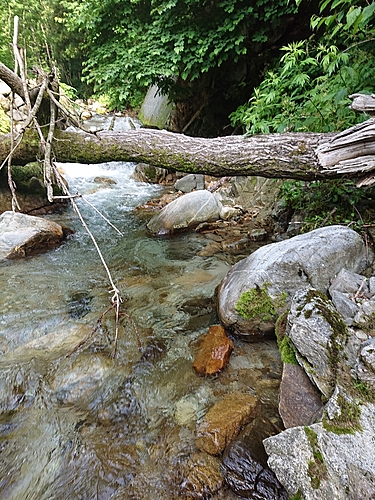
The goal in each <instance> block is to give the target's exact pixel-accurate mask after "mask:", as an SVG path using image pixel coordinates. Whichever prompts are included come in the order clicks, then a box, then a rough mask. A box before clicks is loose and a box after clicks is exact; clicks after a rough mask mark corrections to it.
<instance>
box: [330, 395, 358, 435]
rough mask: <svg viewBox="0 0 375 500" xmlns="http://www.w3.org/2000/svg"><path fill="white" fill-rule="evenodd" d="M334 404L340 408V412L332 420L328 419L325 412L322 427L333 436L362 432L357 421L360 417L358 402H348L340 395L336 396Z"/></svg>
mask: <svg viewBox="0 0 375 500" xmlns="http://www.w3.org/2000/svg"><path fill="white" fill-rule="evenodd" d="M336 402H337V404H338V405H339V407H340V411H339V412H337V414H336V415H335V416H334V418H332V419H329V418H328V415H327V413H326V412H325V414H324V416H323V427H324V428H325V429H326V430H327V431H330V432H334V433H335V434H355V433H356V432H360V431H361V430H362V426H361V423H360V421H359V419H360V416H361V408H360V403H359V402H358V401H350V400H349V399H347V398H345V397H344V396H343V395H342V394H338V396H337V399H336Z"/></svg>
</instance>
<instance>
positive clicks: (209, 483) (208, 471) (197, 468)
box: [181, 453, 224, 499]
mask: <svg viewBox="0 0 375 500" xmlns="http://www.w3.org/2000/svg"><path fill="white" fill-rule="evenodd" d="M184 476H185V478H184V480H183V482H182V485H181V490H182V494H183V496H184V498H185V497H187V498H197V499H199V498H200V499H203V498H210V497H211V495H212V494H214V493H216V492H217V491H218V490H219V489H220V488H222V487H223V485H224V478H223V475H222V473H221V469H220V460H219V459H218V458H216V457H212V456H210V455H208V454H207V453H194V455H193V456H192V457H190V459H189V460H188V462H187V463H186V466H185V471H184Z"/></svg>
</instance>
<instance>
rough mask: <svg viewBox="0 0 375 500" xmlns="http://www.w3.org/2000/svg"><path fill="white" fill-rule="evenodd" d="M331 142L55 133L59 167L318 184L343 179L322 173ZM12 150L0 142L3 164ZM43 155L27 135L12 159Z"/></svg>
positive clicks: (316, 137) (317, 137)
mask: <svg viewBox="0 0 375 500" xmlns="http://www.w3.org/2000/svg"><path fill="white" fill-rule="evenodd" d="M328 139H329V136H327V134H314V133H296V134H292V133H287V134H270V135H258V136H249V137H246V136H229V137H218V138H214V139H206V138H200V137H199V138H198V137H189V136H186V135H183V134H176V133H172V132H167V131H164V130H153V129H142V128H141V129H138V130H129V131H126V132H100V133H96V134H88V133H84V132H64V131H61V130H56V131H55V137H54V142H53V150H54V155H55V159H56V161H59V162H76V163H101V162H107V161H129V162H137V163H148V164H150V165H153V166H155V167H160V168H166V169H169V170H173V171H181V172H191V173H203V174H207V175H212V176H216V177H222V176H238V175H247V176H249V175H251V176H263V177H270V178H294V179H301V180H314V179H323V178H326V177H335V176H336V177H337V175H338V174H337V173H335V172H331V171H324V172H322V168H321V165H320V163H319V160H318V156H317V153H316V150H317V148H318V146H319V145H321V144H322V143H323V142H327V140H328ZM9 150H10V136H9V135H5V136H2V137H0V161H2V160H3V159H4V158H6V156H7V154H8V153H9ZM38 154H39V138H38V137H37V135H36V133H35V132H34V131H32V130H28V131H27V133H26V134H25V137H24V140H23V141H22V144H21V145H20V146H19V148H18V149H17V151H15V153H14V155H13V163H14V164H18V165H25V164H26V163H28V162H31V161H35V159H36V157H37V156H38Z"/></svg>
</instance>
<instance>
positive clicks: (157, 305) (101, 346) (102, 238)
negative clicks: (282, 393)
mask: <svg viewBox="0 0 375 500" xmlns="http://www.w3.org/2000/svg"><path fill="white" fill-rule="evenodd" d="M60 168H61V169H62V171H64V176H65V177H66V179H67V182H68V183H69V188H70V191H71V192H73V193H76V192H78V193H80V194H82V195H84V197H85V199H87V200H88V201H89V202H90V203H91V204H93V205H94V206H95V207H97V208H98V209H99V210H100V211H101V213H102V214H103V215H104V216H105V217H106V218H107V219H108V220H110V222H111V223H112V224H114V225H115V226H116V227H117V228H118V229H119V231H120V232H121V233H122V235H120V234H118V233H117V232H116V231H115V230H114V229H113V228H112V227H111V226H110V225H109V224H108V223H107V222H106V221H105V220H104V219H103V218H101V217H100V216H99V215H98V214H97V213H96V212H95V211H94V210H93V209H92V208H91V207H90V206H89V205H88V204H87V203H85V201H84V200H82V199H78V200H77V204H78V205H79V208H80V210H81V211H82V214H83V216H84V218H85V221H86V223H87V224H88V226H89V228H90V231H92V233H93V235H94V236H95V238H96V240H97V242H98V245H99V247H100V249H101V252H102V255H103V258H104V259H105V261H106V264H107V266H108V269H109V270H110V272H111V275H112V278H113V281H114V283H115V285H116V287H117V288H118V289H119V291H120V294H121V297H122V299H123V302H122V304H121V315H120V320H119V336H118V342H117V353H116V357H115V359H112V354H113V349H114V346H115V315H114V311H113V310H110V306H111V297H112V294H113V292H112V291H111V286H110V284H109V283H108V276H107V273H106V271H105V269H104V266H103V265H102V262H101V260H100V258H99V256H98V253H97V250H96V249H95V247H94V245H93V244H92V241H91V239H90V237H89V235H88V234H87V232H86V231H85V229H84V228H83V226H82V224H81V222H80V221H79V219H78V217H77V215H76V214H75V212H74V210H73V208H71V207H69V206H68V207H67V208H66V210H64V211H63V212H62V213H60V214H53V215H50V216H48V217H49V218H50V219H52V220H54V221H56V222H58V223H60V224H62V225H64V226H67V227H69V228H71V229H73V230H74V231H75V232H74V234H72V235H70V236H69V237H68V239H67V240H66V241H65V242H64V243H63V244H62V245H61V246H60V247H59V248H56V249H55V250H53V251H49V252H47V253H45V254H42V255H38V256H34V257H30V258H26V259H24V260H15V261H9V262H7V263H6V264H4V265H2V267H0V276H1V283H2V292H1V310H0V370H1V373H2V377H1V381H0V412H1V413H0V457H1V461H0V498H1V499H11V500H20V499H22V500H24V499H25V500H26V499H28V500H29V499H36V500H47V499H100V500H104V499H110V498H111V499H137V500H139V499H142V500H154V499H155V498H158V499H160V500H174V499H179V498H204V497H203V496H202V495H201V496H199V495H200V493H199V491H197V490H196V487H195V486H194V485H191V484H190V483H189V484H188V481H187V480H186V478H187V477H190V476H191V470H190V469H191V468H192V467H195V466H196V462H197V460H196V457H197V456H198V454H199V450H198V449H197V448H196V429H197V426H198V425H199V423H200V422H201V421H202V419H203V417H204V415H205V413H206V412H207V410H208V409H209V408H210V406H212V405H213V404H214V403H216V402H218V401H219V400H220V399H221V398H222V397H223V396H224V395H225V394H227V393H229V392H236V391H238V392H245V393H250V394H253V395H255V396H256V397H257V398H259V401H260V411H259V413H258V416H257V422H256V423H255V424H254V423H252V424H251V426H248V427H247V428H246V427H245V428H244V429H243V430H242V431H241V432H242V435H246V434H248V435H250V434H251V432H253V429H254V425H255V426H256V428H257V429H258V430H259V432H260V434H261V433H262V432H263V434H264V433H276V432H277V431H278V430H279V429H280V428H281V423H280V420H279V417H278V413H277V402H278V387H279V381H280V373H281V362H280V358H279V354H278V351H277V347H276V344H275V342H274V341H267V342H262V343H257V344H251V343H245V342H241V341H239V340H235V349H234V351H233V353H232V356H231V359H230V363H229V366H228V368H227V369H226V370H225V371H223V372H222V373H221V374H219V375H218V376H215V377H207V378H202V377H199V376H198V375H197V374H196V373H195V372H194V371H193V370H192V361H193V359H194V355H195V352H196V348H197V344H198V341H199V339H200V338H201V336H202V335H204V334H205V333H207V331H208V328H209V327H210V326H211V325H213V324H217V322H218V318H217V315H216V308H215V300H214V296H215V288H216V287H217V286H218V285H219V283H220V281H221V280H222V278H223V277H224V276H225V275H226V273H227V272H228V270H229V269H230V268H231V266H232V265H233V264H234V263H235V262H236V260H238V259H239V258H240V257H241V256H233V255H226V254H224V253H218V254H215V255H213V256H211V257H202V256H200V255H198V254H199V253H200V251H201V250H202V249H203V248H204V246H205V245H206V244H207V240H205V238H204V236H203V235H201V234H198V233H194V232H191V233H184V234H181V235H176V236H173V237H169V238H155V237H152V236H150V235H149V234H148V233H147V230H146V222H147V218H146V217H145V216H142V215H140V214H139V213H138V212H136V211H135V208H136V207H137V206H139V205H141V204H142V203H144V202H146V201H147V200H149V199H150V198H153V197H156V196H159V195H161V194H162V193H163V191H164V190H165V188H163V187H160V186H155V185H150V184H146V183H140V182H136V181H134V180H133V179H132V178H131V174H132V172H133V170H134V164H129V163H119V162H116V163H106V164H101V165H76V164H63V165H60ZM217 460H218V462H220V457H219V458H218V459H217ZM212 498H214V499H215V498H216V499H228V500H231V499H233V500H234V499H235V498H238V497H237V496H236V495H234V493H233V492H231V491H230V490H229V489H228V488H227V487H225V486H224V487H223V488H221V489H220V490H219V491H218V492H216V493H213V496H212Z"/></svg>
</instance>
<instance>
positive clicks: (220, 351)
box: [193, 325, 234, 375]
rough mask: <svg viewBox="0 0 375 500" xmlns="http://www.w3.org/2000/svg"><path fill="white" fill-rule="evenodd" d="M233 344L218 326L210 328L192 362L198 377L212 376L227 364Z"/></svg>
mask: <svg viewBox="0 0 375 500" xmlns="http://www.w3.org/2000/svg"><path fill="white" fill-rule="evenodd" d="M233 348H234V343H233V341H232V340H231V339H230V338H229V337H227V335H226V333H225V330H224V328H223V327H222V326H220V325H214V326H211V327H210V329H209V331H208V333H207V335H206V336H205V337H204V339H203V340H202V342H201V344H200V346H199V349H198V352H197V354H196V356H195V359H194V362H193V368H194V370H195V371H196V372H197V373H198V374H199V375H214V374H215V373H218V372H219V371H221V370H223V369H224V368H225V367H226V366H227V364H228V363H229V357H230V355H231V352H232V351H233Z"/></svg>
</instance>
